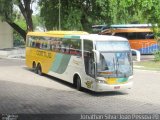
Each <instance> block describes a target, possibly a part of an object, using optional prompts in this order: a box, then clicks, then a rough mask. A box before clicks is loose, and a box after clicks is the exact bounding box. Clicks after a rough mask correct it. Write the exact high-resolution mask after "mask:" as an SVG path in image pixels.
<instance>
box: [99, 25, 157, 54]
mask: <svg viewBox="0 0 160 120" xmlns="http://www.w3.org/2000/svg"><path fill="white" fill-rule="evenodd" d="M113 27H114V28H110V29H106V30H104V31H102V32H101V33H100V34H103V35H107V34H110V35H114V36H121V37H125V38H127V39H128V40H129V43H130V46H131V48H132V49H136V50H138V51H140V53H141V54H153V53H154V52H155V51H156V50H158V44H157V41H156V40H155V39H154V33H153V31H152V30H151V28H150V26H148V27H147V26H145V25H143V26H140V25H139V26H135V25H132V26H131V25H130V26H129V25H128V26H126V27H123V26H120V25H119V26H118V25H115V26H113ZM118 27H120V28H118Z"/></svg>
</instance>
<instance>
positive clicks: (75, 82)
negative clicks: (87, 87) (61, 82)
mask: <svg viewBox="0 0 160 120" xmlns="http://www.w3.org/2000/svg"><path fill="white" fill-rule="evenodd" d="M73 85H74V87H75V88H76V89H77V90H79V91H81V89H82V86H81V78H80V76H79V75H78V74H77V73H76V74H75V75H74V77H73Z"/></svg>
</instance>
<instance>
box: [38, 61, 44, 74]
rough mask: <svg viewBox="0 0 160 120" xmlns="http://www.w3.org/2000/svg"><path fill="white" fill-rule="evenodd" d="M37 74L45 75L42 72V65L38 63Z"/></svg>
mask: <svg viewBox="0 0 160 120" xmlns="http://www.w3.org/2000/svg"><path fill="white" fill-rule="evenodd" d="M37 74H38V75H43V73H42V67H41V65H40V64H38V65H37Z"/></svg>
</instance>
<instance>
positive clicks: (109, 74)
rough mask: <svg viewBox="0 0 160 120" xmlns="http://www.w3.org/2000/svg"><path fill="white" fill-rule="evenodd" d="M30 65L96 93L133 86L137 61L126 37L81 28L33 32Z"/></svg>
mask: <svg viewBox="0 0 160 120" xmlns="http://www.w3.org/2000/svg"><path fill="white" fill-rule="evenodd" d="M26 65H27V66H28V67H29V68H31V69H33V70H34V71H35V73H38V74H39V75H42V74H48V75H51V76H54V77H56V78H59V79H62V80H64V81H67V82H69V83H72V84H73V85H74V86H75V88H76V89H77V90H81V89H82V88H86V89H89V90H91V91H95V92H102V91H120V90H126V89H130V88H132V84H133V81H132V78H133V63H132V55H131V48H130V45H129V42H128V40H127V39H126V38H122V37H116V36H108V35H98V34H88V33H86V32H79V31H74V32H72V31H70V32H69V31H51V32H42V33H41V32H29V33H28V34H27V40H26Z"/></svg>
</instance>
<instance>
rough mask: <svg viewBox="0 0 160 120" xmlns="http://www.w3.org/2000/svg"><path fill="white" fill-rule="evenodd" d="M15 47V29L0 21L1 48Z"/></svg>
mask: <svg viewBox="0 0 160 120" xmlns="http://www.w3.org/2000/svg"><path fill="white" fill-rule="evenodd" d="M5 48H13V29H12V28H11V27H10V26H9V25H8V24H7V23H6V22H2V21H0V49H5Z"/></svg>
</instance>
